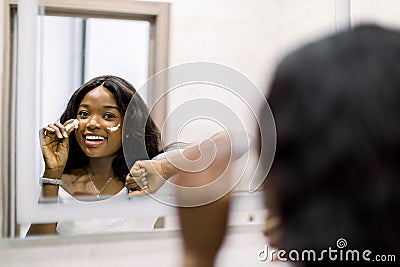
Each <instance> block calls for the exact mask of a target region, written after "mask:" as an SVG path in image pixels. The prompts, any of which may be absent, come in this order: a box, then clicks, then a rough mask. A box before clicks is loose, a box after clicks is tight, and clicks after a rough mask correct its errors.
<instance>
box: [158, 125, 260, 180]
mask: <svg viewBox="0 0 400 267" xmlns="http://www.w3.org/2000/svg"><path fill="white" fill-rule="evenodd" d="M252 143H253V137H252V136H250V135H249V134H248V133H246V132H225V131H221V132H218V133H216V134H214V135H213V136H211V137H210V138H208V139H205V140H203V141H202V142H201V143H199V144H198V145H193V146H190V147H187V148H185V149H184V150H183V151H182V152H181V153H177V154H176V155H174V156H170V157H168V158H166V159H163V160H161V166H162V169H163V173H164V174H165V175H164V178H167V179H168V178H169V177H171V176H173V175H176V174H178V173H179V172H185V171H189V172H199V171H201V170H203V169H204V168H205V167H210V168H215V167H214V166H215V165H219V168H221V167H224V168H223V169H225V168H226V167H229V164H230V163H231V162H232V161H235V160H237V159H238V158H240V157H241V156H243V154H245V153H246V152H248V151H249V150H250V147H251V145H252ZM203 153H204V157H202V154H203ZM210 156H212V158H210ZM201 157H202V158H205V159H204V160H199V159H200V158H201ZM194 161H198V164H197V165H196V164H195V163H193V162H194ZM188 163H189V164H188Z"/></svg>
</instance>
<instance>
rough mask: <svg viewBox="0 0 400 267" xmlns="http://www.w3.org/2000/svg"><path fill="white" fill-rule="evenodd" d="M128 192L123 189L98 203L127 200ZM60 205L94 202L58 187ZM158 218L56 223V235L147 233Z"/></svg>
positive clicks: (89, 203) (90, 203)
mask: <svg viewBox="0 0 400 267" xmlns="http://www.w3.org/2000/svg"><path fill="white" fill-rule="evenodd" d="M127 194H128V191H127V189H126V188H123V189H122V190H121V191H120V192H119V193H118V194H116V195H114V196H112V197H110V198H107V199H103V200H99V201H108V202H112V201H114V202H116V201H118V200H120V199H121V198H127ZM58 199H59V202H60V203H67V202H71V201H72V202H78V203H79V204H80V205H92V204H93V203H95V202H94V201H81V200H78V199H76V198H74V197H73V196H71V195H70V194H69V193H68V192H67V191H65V190H64V188H62V187H61V186H60V188H59V190H58ZM157 218H158V217H154V216H151V217H130V218H107V219H97V218H96V219H89V220H77V221H68V222H58V223H57V233H58V234H60V235H80V234H99V233H116V232H127V231H146V230H147V231H148V230H152V229H153V228H154V223H155V222H156V220H157Z"/></svg>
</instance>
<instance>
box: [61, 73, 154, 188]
mask: <svg viewBox="0 0 400 267" xmlns="http://www.w3.org/2000/svg"><path fill="white" fill-rule="evenodd" d="M100 85H102V86H104V87H105V88H106V89H107V90H109V91H110V92H111V93H112V94H113V95H114V96H115V100H116V102H117V105H118V107H119V109H120V112H121V113H122V114H123V115H124V116H125V113H126V111H127V108H128V105H129V103H130V102H131V101H132V103H131V104H130V105H129V106H130V107H131V108H130V113H129V114H131V118H132V119H134V120H135V121H137V125H138V127H135V129H127V132H132V133H133V134H132V135H131V136H133V138H131V140H130V142H129V143H130V144H131V146H135V145H142V146H143V140H145V142H144V143H145V150H146V152H147V153H141V154H140V155H136V156H134V157H133V158H132V159H131V160H132V161H135V159H136V160H139V159H148V158H153V157H154V156H156V155H157V154H159V153H160V152H161V151H160V149H159V148H160V131H159V129H158V128H157V126H156V124H155V123H154V121H153V120H152V118H151V117H150V114H149V110H148V107H147V106H146V104H145V102H144V101H143V100H142V98H141V97H140V96H139V94H136V90H135V88H134V87H133V86H132V85H131V84H130V83H129V82H127V81H126V80H124V79H122V78H120V77H117V76H112V75H104V76H100V77H96V78H93V79H91V80H90V81H88V82H86V83H85V84H83V85H82V86H81V87H79V88H78V89H77V90H76V91H75V92H74V94H73V95H72V97H71V99H70V100H69V102H68V105H67V107H66V109H65V111H64V113H63V114H62V115H61V118H60V122H61V123H64V122H65V121H67V120H69V119H71V118H76V117H77V113H78V108H79V104H80V103H81V101H82V99H83V98H84V97H85V95H86V94H87V93H88V92H89V91H91V90H93V89H95V88H97V87H99V86H100ZM141 125H143V127H141ZM143 128H144V129H143ZM69 144H70V149H69V154H68V161H67V164H66V167H65V170H64V171H65V172H68V171H70V170H72V169H76V168H80V167H83V166H85V165H87V164H88V163H89V157H88V156H87V155H86V154H85V153H84V152H83V151H82V149H81V148H80V147H79V144H78V142H77V141H76V137H75V132H74V131H73V132H72V133H71V135H70V138H69ZM128 163H129V164H133V163H132V162H128ZM128 163H127V160H126V159H125V157H124V153H123V148H122V147H121V149H120V150H119V151H118V154H117V156H116V157H115V159H114V161H113V163H112V167H113V170H114V174H115V175H116V176H117V177H118V179H120V180H121V181H122V182H125V177H126V175H127V174H128V172H129V168H128V165H127V164H128Z"/></svg>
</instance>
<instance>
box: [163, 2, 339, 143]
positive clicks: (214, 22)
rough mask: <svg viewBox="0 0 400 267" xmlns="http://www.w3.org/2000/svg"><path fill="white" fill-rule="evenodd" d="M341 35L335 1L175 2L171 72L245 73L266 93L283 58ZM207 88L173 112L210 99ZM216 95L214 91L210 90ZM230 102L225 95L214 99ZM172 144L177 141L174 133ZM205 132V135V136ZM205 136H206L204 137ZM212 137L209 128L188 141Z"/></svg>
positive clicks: (177, 100)
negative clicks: (211, 65)
mask: <svg viewBox="0 0 400 267" xmlns="http://www.w3.org/2000/svg"><path fill="white" fill-rule="evenodd" d="M334 31H335V0H326V1H319V0H308V1H291V0H270V1H265V0H250V1H249V0H236V1H230V0H218V1H215V0H204V1H187V0H174V1H171V25H170V53H169V63H170V66H174V65H178V64H182V63H187V62H192V61H209V62H215V63H219V64H223V65H226V66H228V67H231V68H234V69H236V70H238V71H239V72H241V73H243V74H244V75H245V76H247V77H248V78H249V79H250V80H252V81H253V82H254V83H255V84H256V85H257V86H258V87H259V88H260V89H261V90H263V91H266V89H267V88H268V83H269V80H270V77H271V75H272V71H273V69H274V67H275V65H276V63H277V61H278V60H279V58H280V57H281V56H282V55H283V54H285V53H287V51H288V50H289V49H292V48H293V47H295V46H298V45H300V44H302V43H304V42H305V41H308V40H309V39H313V38H316V37H318V36H321V35H324V34H327V33H332V32H334ZM202 89H204V88H198V90H196V88H194V87H193V86H192V87H190V88H189V87H188V88H187V90H185V88H183V89H180V90H179V94H171V97H170V98H168V112H172V111H173V110H174V109H176V108H177V107H179V105H180V104H181V103H182V102H183V101H187V100H188V99H193V98H196V97H200V96H204V92H202ZM210 92H212V90H210ZM209 96H210V97H212V98H213V99H215V100H217V101H221V102H226V96H225V95H224V94H222V95H218V94H209ZM175 127H176V126H175V125H172V126H170V127H169V128H168V129H167V131H166V136H167V140H168V141H175V140H176V137H175V136H173V134H172V132H173V131H172V130H173V129H174V128H175ZM203 129H204V130H203ZM199 131H200V132H199ZM202 131H203V132H204V135H206V133H207V130H206V128H205V127H193V128H192V129H188V130H187V131H185V136H181V138H182V139H183V141H185V138H187V139H190V137H192V136H199V135H201V132H202Z"/></svg>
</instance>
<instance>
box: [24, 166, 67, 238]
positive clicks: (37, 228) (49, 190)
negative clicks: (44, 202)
mask: <svg viewBox="0 0 400 267" xmlns="http://www.w3.org/2000/svg"><path fill="white" fill-rule="evenodd" d="M43 177H47V178H53V179H60V177H61V175H60V174H59V172H58V171H57V172H52V171H48V170H46V171H45V172H44V174H43ZM58 187H59V186H58V185H52V184H43V185H42V196H43V197H45V198H52V199H56V198H57V196H58ZM56 227H57V223H42V224H32V225H31V227H30V228H29V230H28V233H27V235H53V234H56Z"/></svg>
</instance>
